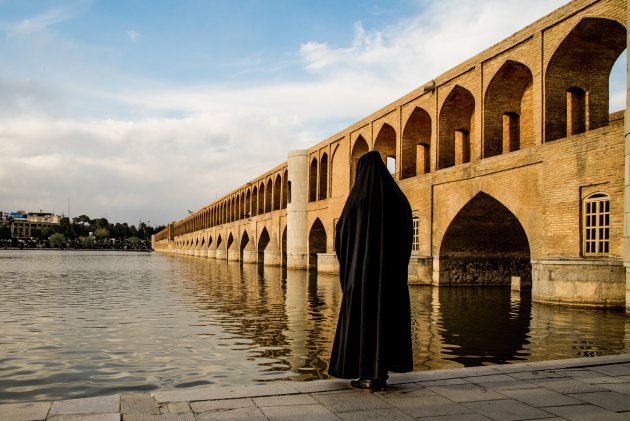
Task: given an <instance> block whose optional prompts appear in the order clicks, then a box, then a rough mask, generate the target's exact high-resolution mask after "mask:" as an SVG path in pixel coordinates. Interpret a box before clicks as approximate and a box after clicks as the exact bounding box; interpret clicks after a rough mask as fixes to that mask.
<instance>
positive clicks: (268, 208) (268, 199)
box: [265, 178, 273, 212]
mask: <svg viewBox="0 0 630 421" xmlns="http://www.w3.org/2000/svg"><path fill="white" fill-rule="evenodd" d="M272 186H273V184H272V183H271V178H270V179H269V180H267V195H266V196H265V212H271V198H272V195H273V187H272Z"/></svg>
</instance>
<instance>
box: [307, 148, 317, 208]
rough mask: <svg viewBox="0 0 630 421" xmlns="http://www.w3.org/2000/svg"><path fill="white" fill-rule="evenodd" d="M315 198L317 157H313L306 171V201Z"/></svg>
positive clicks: (312, 200) (314, 199) (311, 200)
mask: <svg viewBox="0 0 630 421" xmlns="http://www.w3.org/2000/svg"><path fill="white" fill-rule="evenodd" d="M316 200H317V158H313V160H312V161H311V166H310V169H309V172H308V201H309V202H314V201H316Z"/></svg>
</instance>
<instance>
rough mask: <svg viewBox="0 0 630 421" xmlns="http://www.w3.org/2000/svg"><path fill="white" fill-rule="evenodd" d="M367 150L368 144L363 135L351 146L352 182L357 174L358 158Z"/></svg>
mask: <svg viewBox="0 0 630 421" xmlns="http://www.w3.org/2000/svg"><path fill="white" fill-rule="evenodd" d="M369 150H370V149H369V147H368V144H367V142H366V141H365V139H364V138H363V136H359V137H358V138H357V140H356V142H354V146H353V147H352V157H351V159H352V162H351V163H350V171H351V173H350V180H351V182H352V184H354V179H355V177H356V176H357V163H358V162H359V158H361V157H362V156H363V155H365V154H366V153H368V152H369Z"/></svg>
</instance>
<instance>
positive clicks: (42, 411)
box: [0, 402, 52, 421]
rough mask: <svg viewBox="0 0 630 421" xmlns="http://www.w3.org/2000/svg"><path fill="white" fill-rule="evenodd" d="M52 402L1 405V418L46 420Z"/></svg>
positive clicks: (32, 420)
mask: <svg viewBox="0 0 630 421" xmlns="http://www.w3.org/2000/svg"><path fill="white" fill-rule="evenodd" d="M51 405H52V402H32V403H8V404H4V405H0V420H12V421H37V420H45V419H46V416H47V415H48V411H50V406H51Z"/></svg>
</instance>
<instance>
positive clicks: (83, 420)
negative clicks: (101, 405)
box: [48, 414, 120, 421]
mask: <svg viewBox="0 0 630 421" xmlns="http://www.w3.org/2000/svg"><path fill="white" fill-rule="evenodd" d="M48 421H120V414H67V415H53V416H51V417H48Z"/></svg>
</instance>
